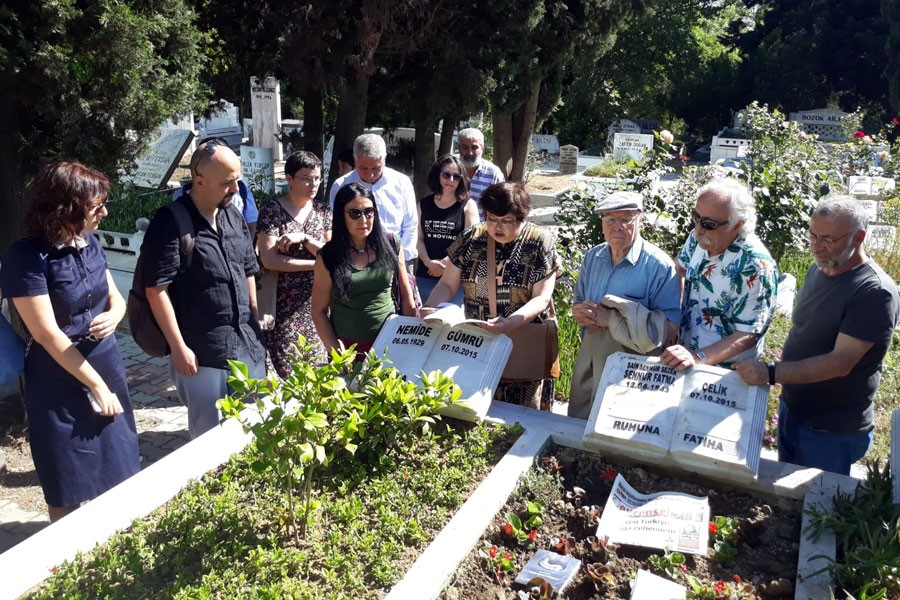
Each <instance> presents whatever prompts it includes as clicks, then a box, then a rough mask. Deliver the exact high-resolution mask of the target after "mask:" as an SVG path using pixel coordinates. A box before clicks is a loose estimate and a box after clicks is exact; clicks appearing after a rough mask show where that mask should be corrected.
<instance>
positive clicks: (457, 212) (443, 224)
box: [416, 194, 466, 277]
mask: <svg viewBox="0 0 900 600" xmlns="http://www.w3.org/2000/svg"><path fill="white" fill-rule="evenodd" d="M419 203H420V205H421V207H422V218H421V221H420V222H421V224H422V232H423V233H424V234H425V239H424V240H423V241H424V243H425V250H426V251H427V252H428V257H429V258H431V259H432V260H439V259H441V258H444V257H445V256H447V248H448V247H449V246H450V243H451V242H453V240H455V239H456V236H458V235H459V234H460V233H462V230H463V228H464V226H465V223H466V214H465V204H463V203H460V202H454V203H453V205H452V206H450V207H449V208H438V206H437V205H436V204H435V203H434V194H431V195H429V196H425V197H424V198H422V200H421V201H420V202H419ZM416 277H430V275H429V274H428V269H427V268H426V267H425V265H424V264H423V263H422V261H419V266H418V267H416Z"/></svg>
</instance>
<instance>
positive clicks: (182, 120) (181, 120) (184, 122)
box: [160, 113, 197, 152]
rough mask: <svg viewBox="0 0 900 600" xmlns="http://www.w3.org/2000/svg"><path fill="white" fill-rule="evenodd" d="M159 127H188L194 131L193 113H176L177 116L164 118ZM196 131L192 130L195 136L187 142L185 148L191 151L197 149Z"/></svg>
mask: <svg viewBox="0 0 900 600" xmlns="http://www.w3.org/2000/svg"><path fill="white" fill-rule="evenodd" d="M160 128H161V129H189V130H190V131H194V113H187V114H184V115H178V116H177V117H172V118H171V119H166V120H165V121H163V122H162V125H160ZM196 133H197V132H196V131H194V135H195V137H194V138H193V139H192V140H191V143H190V144H188V147H187V150H188V151H190V152H193V151H194V150H196V149H197V138H196Z"/></svg>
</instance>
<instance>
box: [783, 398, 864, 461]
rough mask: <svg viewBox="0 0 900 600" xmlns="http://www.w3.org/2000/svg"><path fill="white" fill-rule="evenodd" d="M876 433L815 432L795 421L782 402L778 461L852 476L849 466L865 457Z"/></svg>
mask: <svg viewBox="0 0 900 600" xmlns="http://www.w3.org/2000/svg"><path fill="white" fill-rule="evenodd" d="M874 433H875V432H874V431H869V432H868V433H850V434H841V433H831V432H829V431H824V430H819V429H813V428H812V427H810V426H809V425H805V424H803V423H801V422H800V421H798V420H797V419H795V418H793V417H792V416H791V414H790V411H789V410H788V407H787V405H786V404H785V403H784V401H783V400H782V402H781V405H780V406H779V409H778V460H780V461H782V462H789V463H793V464H795V465H801V466H804V467H812V468H815V469H822V470H823V471H831V472H832V473H842V474H844V475H849V474H850V466H851V465H853V464H854V463H855V462H856V461H858V460H860V459H861V458H862V457H863V456H865V455H866V451H868V449H869V446H870V445H871V443H872V438H873V437H874Z"/></svg>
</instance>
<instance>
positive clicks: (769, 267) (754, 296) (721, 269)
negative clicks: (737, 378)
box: [678, 231, 779, 366]
mask: <svg viewBox="0 0 900 600" xmlns="http://www.w3.org/2000/svg"><path fill="white" fill-rule="evenodd" d="M678 262H679V263H680V264H681V266H682V267H684V269H685V271H686V272H687V273H686V275H685V283H684V298H683V301H682V304H681V328H680V331H681V343H682V345H683V346H685V347H686V348H688V349H690V350H692V351H696V350H699V349H701V348H705V347H706V346H709V345H711V344H714V343H716V342H718V341H719V340H721V339H724V338H726V337H728V336H729V335H731V334H732V333H734V332H736V331H743V332H750V333H755V334H757V335H758V336H759V338H758V340H757V344H756V347H755V348H750V349H748V350H746V351H744V352H742V353H741V354H739V355H737V356H735V357H733V358H732V359H731V361H729V362H726V363H722V364H721V365H720V366H730V365H731V363H732V362H737V361H739V360H744V359H751V358H758V357H759V355H760V353H761V352H762V347H763V338H764V336H765V333H766V330H767V329H768V327H769V321H770V320H771V319H772V314H773V311H774V310H775V298H776V294H777V291H778V277H779V275H778V266H777V265H776V264H775V260H774V259H773V258H772V255H771V254H769V251H768V250H766V247H765V246H763V244H762V241H761V240H760V239H759V238H758V237H757V236H756V235H755V234H751V235H749V236H747V237H739V238H737V239H736V240H735V241H734V242H732V244H731V245H730V246H728V248H727V249H726V250H725V252H723V253H721V254H719V255H717V256H709V254H707V252H706V250H704V249H703V248H701V247H700V246H699V244H698V243H697V238H696V236H695V234H694V232H693V231H692V232H691V234H690V235H689V236H688V239H687V241H686V242H685V243H684V247H683V248H682V249H681V253H680V254H679V255H678Z"/></svg>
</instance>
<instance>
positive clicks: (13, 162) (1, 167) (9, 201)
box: [0, 79, 25, 256]
mask: <svg viewBox="0 0 900 600" xmlns="http://www.w3.org/2000/svg"><path fill="white" fill-rule="evenodd" d="M0 81H2V79H0ZM7 83H8V82H7ZM3 89H9V88H8V87H4V88H3ZM15 118H16V116H15V115H14V114H13V100H12V94H0V214H2V215H3V225H2V226H0V256H5V255H6V251H7V250H8V249H9V246H10V245H11V244H12V243H13V242H14V241H16V240H17V239H18V238H19V237H20V236H21V235H22V233H23V232H24V230H25V227H24V224H23V222H22V218H23V216H24V215H25V182H24V181H23V180H22V170H21V168H20V164H19V162H20V158H19V152H18V148H19V146H18V140H17V139H16V135H15V130H14V128H13V121H14V120H15Z"/></svg>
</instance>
